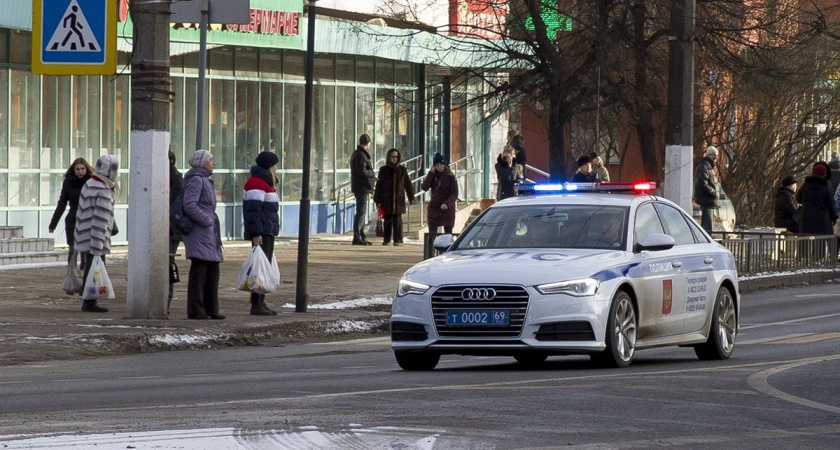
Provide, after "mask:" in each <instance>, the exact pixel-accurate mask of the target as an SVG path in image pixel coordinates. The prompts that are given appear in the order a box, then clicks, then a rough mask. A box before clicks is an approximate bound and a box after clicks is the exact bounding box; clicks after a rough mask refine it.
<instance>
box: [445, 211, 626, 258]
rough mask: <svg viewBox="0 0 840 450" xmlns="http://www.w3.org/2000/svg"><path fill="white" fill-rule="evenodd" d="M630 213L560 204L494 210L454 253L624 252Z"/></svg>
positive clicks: (469, 230) (465, 236)
mask: <svg viewBox="0 0 840 450" xmlns="http://www.w3.org/2000/svg"><path fill="white" fill-rule="evenodd" d="M627 211H628V208H626V207H621V206H598V205H556V206H549V205H546V206H534V205H527V206H509V207H503V208H491V209H490V210H489V211H487V213H486V214H484V215H482V216H481V217H480V218H479V220H478V221H477V222H476V223H475V224H473V225H472V226H470V228H469V229H468V230H467V231H466V232H465V233H464V234H463V235H462V236H461V238H460V239H458V242H457V243H456V244H455V246H454V247H453V250H464V249H473V248H595V249H623V248H624V247H625V238H626V236H627V232H626V230H627Z"/></svg>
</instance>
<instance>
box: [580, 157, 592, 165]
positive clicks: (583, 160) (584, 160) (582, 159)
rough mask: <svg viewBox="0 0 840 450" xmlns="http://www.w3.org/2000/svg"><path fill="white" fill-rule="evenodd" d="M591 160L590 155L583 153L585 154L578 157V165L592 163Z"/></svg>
mask: <svg viewBox="0 0 840 450" xmlns="http://www.w3.org/2000/svg"><path fill="white" fill-rule="evenodd" d="M590 162H592V158H590V157H589V155H583V156H581V157H580V158H578V159H577V165H578V167H580V166H582V165H584V164H587V163H590Z"/></svg>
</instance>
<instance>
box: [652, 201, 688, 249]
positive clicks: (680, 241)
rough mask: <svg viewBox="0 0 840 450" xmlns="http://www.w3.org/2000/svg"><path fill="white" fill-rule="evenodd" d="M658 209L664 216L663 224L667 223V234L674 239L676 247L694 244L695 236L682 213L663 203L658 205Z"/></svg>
mask: <svg viewBox="0 0 840 450" xmlns="http://www.w3.org/2000/svg"><path fill="white" fill-rule="evenodd" d="M656 209H658V210H659V213H660V214H662V222H664V223H665V227H666V228H667V232H668V234H669V235H671V237H672V238H674V242H676V245H692V244H694V234H692V232H691V228H689V227H688V222H686V220H685V218H684V217H683V215H682V213H680V212H679V211H678V210H677V209H676V208H674V207H672V206H670V205H666V204H663V203H659V204H657V205H656Z"/></svg>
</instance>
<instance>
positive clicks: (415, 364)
mask: <svg viewBox="0 0 840 450" xmlns="http://www.w3.org/2000/svg"><path fill="white" fill-rule="evenodd" d="M394 357H395V358H396V359H397V364H399V366H400V368H402V369H403V370H411V371H426V370H432V369H434V368H435V367H436V366H437V364H438V362H439V361H440V353H434V352H405V351H401V352H397V351H395V352H394Z"/></svg>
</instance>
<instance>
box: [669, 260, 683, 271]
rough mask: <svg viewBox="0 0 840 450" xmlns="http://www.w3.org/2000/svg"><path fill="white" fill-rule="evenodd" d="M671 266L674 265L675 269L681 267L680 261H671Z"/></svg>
mask: <svg viewBox="0 0 840 450" xmlns="http://www.w3.org/2000/svg"><path fill="white" fill-rule="evenodd" d="M671 267H676V268H677V269H679V268H680V267H682V261H671Z"/></svg>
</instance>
